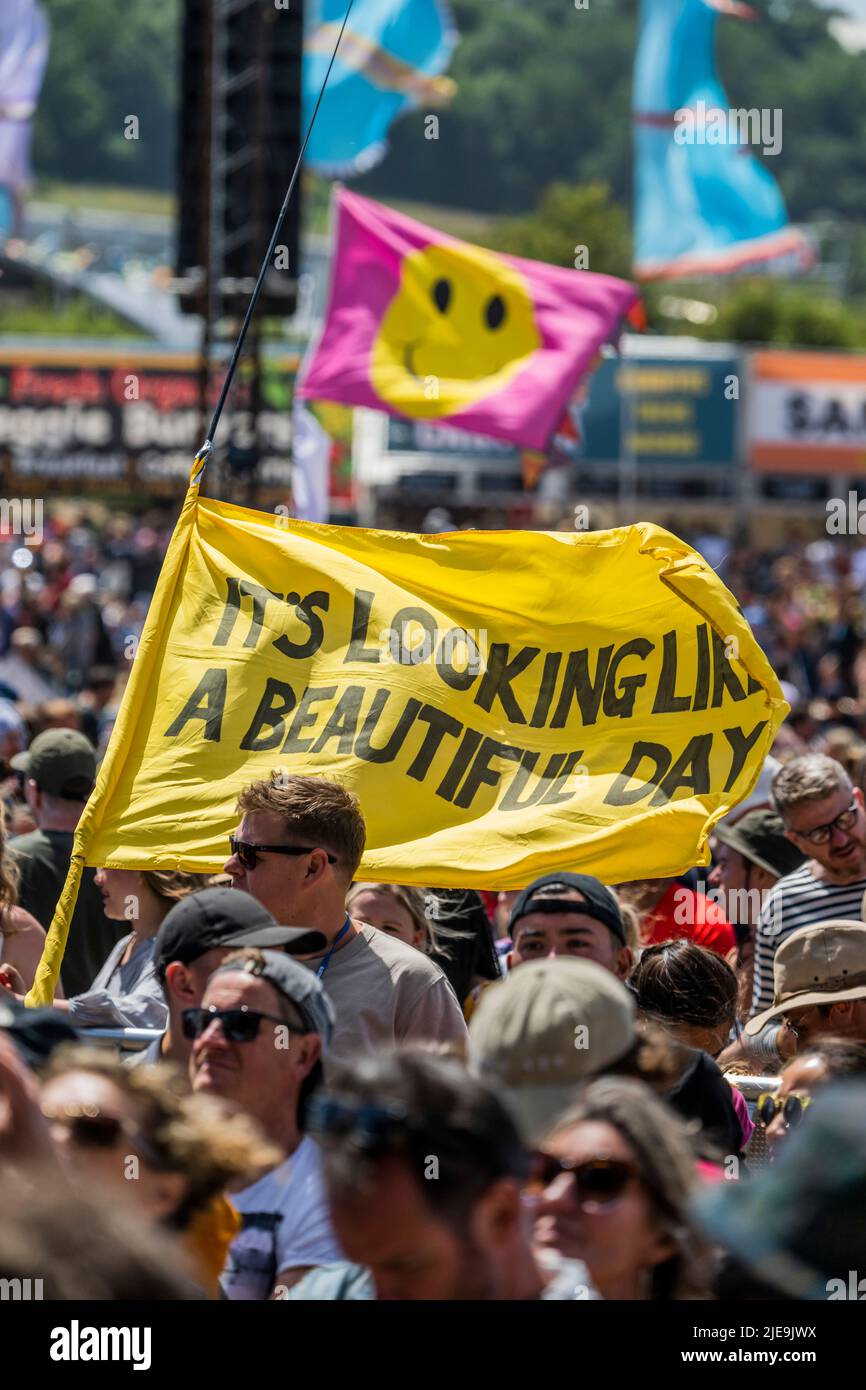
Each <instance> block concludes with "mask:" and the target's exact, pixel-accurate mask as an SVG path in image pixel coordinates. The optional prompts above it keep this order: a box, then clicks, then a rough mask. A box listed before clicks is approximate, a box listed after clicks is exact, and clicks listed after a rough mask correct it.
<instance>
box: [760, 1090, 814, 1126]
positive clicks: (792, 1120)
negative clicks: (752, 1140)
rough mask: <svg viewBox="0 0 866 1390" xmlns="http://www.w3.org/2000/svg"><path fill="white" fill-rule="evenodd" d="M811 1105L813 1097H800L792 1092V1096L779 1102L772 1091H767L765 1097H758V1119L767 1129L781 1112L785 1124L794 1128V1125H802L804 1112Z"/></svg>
mask: <svg viewBox="0 0 866 1390" xmlns="http://www.w3.org/2000/svg"><path fill="white" fill-rule="evenodd" d="M811 1104H812V1097H811V1096H807V1095H798V1094H797V1092H796V1091H794V1092H792V1094H791V1095H790V1096H786V1097H785V1099H784V1100H779V1098H778V1096H774V1095H773V1093H772V1091H765V1092H764V1094H763V1095H761V1096H759V1097H758V1104H757V1107H756V1108H757V1111H758V1119H759V1120H760V1121H761V1124H762V1125H763V1126H764V1128H765V1129H766V1128H767V1127H768V1126H769V1125H771V1124H772V1123H773V1121H774V1120H775V1118H776V1116H777V1115H778V1114H779V1111H781V1112H782V1119H783V1120H784V1121H785V1124H786V1125H788V1127H789V1128H793V1126H794V1125H798V1124H799V1123H800V1121H801V1120H802V1118H803V1111H804V1110H806V1109H808V1107H809V1106H810V1105H811Z"/></svg>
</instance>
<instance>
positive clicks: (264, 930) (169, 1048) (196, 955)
mask: <svg viewBox="0 0 866 1390" xmlns="http://www.w3.org/2000/svg"><path fill="white" fill-rule="evenodd" d="M240 946H258V947H260V948H261V949H265V948H268V949H270V950H283V951H287V952H288V953H289V954H290V955H297V953H298V952H299V951H307V952H309V951H321V950H322V949H323V948H324V946H325V938H324V937H323V936H322V934H321V932H315V931H303V930H302V929H299V928H297V927H278V926H277V924H276V922H275V921H274V919H273V917H272V916H271V914H270V913H269V912H266V911H265V909H264V908H263V907H262V905H261V903H257V902H256V900H255V898H251V897H250V896H249V895H248V894H241V893H233V892H232V891H231V889H230V888H205V889H203V890H202V891H201V892H200V893H190V895H189V897H186V898H184V899H182V901H181V902H179V903H177V904H176V906H174V907H173V908H172V909H171V911H170V912H169V913H168V914H167V916H166V917H165V919H164V921H163V923H162V926H161V927H160V929H159V931H158V933H157V937H156V945H155V947H154V951H153V967H154V973H155V975H156V978H157V980H158V981H159V983H160V984H161V985H162V988H163V990H164V992H165V997H166V1002H167V1003H168V1027H167V1028H166V1030H165V1032H164V1033H163V1035H162V1037H161V1038H157V1039H156V1041H155V1042H152V1043H151V1044H150V1046H149V1047H148V1048H147V1049H146V1051H144V1052H140V1053H138V1054H136V1055H135V1056H134V1058H133V1060H132V1065H138V1064H139V1063H151V1062H176V1063H177V1065H178V1066H180V1067H182V1068H183V1069H184V1071H186V1070H187V1069H188V1067H189V1054H190V1050H191V1047H192V1044H191V1042H190V1040H189V1038H188V1037H187V1036H186V1034H185V1033H184V1029H183V1023H182V1015H183V1012H184V1010H185V1009H193V1008H197V1007H198V1006H199V1005H200V1004H201V1001H202V995H203V994H204V990H205V985H206V984H207V982H208V980H209V978H210V976H211V975H212V974H213V972H214V971H215V970H216V968H217V966H218V965H220V964H221V963H222V962H223V961H224V960H225V958H226V956H227V955H228V954H229V952H230V951H235V950H237V949H238V947H240Z"/></svg>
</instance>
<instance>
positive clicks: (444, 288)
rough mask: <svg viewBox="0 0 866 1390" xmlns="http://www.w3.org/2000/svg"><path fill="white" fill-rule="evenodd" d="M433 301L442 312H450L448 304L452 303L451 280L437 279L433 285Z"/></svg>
mask: <svg viewBox="0 0 866 1390" xmlns="http://www.w3.org/2000/svg"><path fill="white" fill-rule="evenodd" d="M433 303H434V304H435V305H436V308H437V309H438V310H439V312H440V314H446V313H447V312H448V305H449V304H450V303H451V281H450V280H444V279H443V280H437V281H436V284H435V285H434V286H433Z"/></svg>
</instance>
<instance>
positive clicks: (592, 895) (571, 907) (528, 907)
mask: <svg viewBox="0 0 866 1390" xmlns="http://www.w3.org/2000/svg"><path fill="white" fill-rule="evenodd" d="M542 889H544V890H545V894H544V896H543V897H539V896H538V894H539V893H540V892H541V890H542ZM556 889H562V890H563V891H569V892H578V893H580V894H581V896H582V897H583V899H584V901H583V902H581V903H579V902H575V901H574V899H573V898H557V897H555V896H554V892H555V890H556ZM531 912H543V913H547V914H549V915H551V916H564V915H565V914H566V913H573V912H580V913H582V915H583V916H584V917H592V918H593V919H594V920H595V921H596V922H602V923H603V924H604V926H606V927H607V928H608V930H609V931H611V932H612V933H613V935H614V936H615V937H616V938H617V940H618V941H621V942H622V944H623V946H625V945H626V944H627V943H626V937H625V925H624V923H623V920H622V913H621V911H620V907H619V903H618V902H617V900H616V898H615V897H614V895H613V893H612V892H611V891H610V889H609V888H607V887H605V885H604V884H603V883H602V882H600V880H599V879H597V878H591V877H590V875H589V874H569V873H558V874H557V873H555V874H544V876H543V877H542V878H537V879H536V880H535V881H534V883H530V884H529V886H528V888H524V889H523V890H522V891H521V892H520V893H518V895H517V897H516V898H515V899H514V903H513V905H512V908H511V916H510V917H509V919H508V930H509V932H510V934H511V935H512V936H514V928H515V926H516V925H517V923H518V922H519V921H520V919H521V917H528V916H529V914H530V913H531Z"/></svg>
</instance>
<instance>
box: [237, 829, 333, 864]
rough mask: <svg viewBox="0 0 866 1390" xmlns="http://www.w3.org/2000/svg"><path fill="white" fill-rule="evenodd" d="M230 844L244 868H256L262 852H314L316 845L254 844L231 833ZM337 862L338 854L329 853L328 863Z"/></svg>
mask: <svg viewBox="0 0 866 1390" xmlns="http://www.w3.org/2000/svg"><path fill="white" fill-rule="evenodd" d="M229 844H230V846H231V851H232V854H234V855H235V856H236V857H237V859H238V860H239V861H240V864H241V866H242V867H243V868H244V869H254V868H255V867H256V865H257V864H258V862H259V855H260V854H313V853H314V850H315V846H312V847H311V848H309V849H308V848H307V847H306V846H304V845H252V844H250V842H249V841H248V840H239V839H238V838H237V836H236V835H229ZM325 853H326V854H327V853H328V851H327V850H326V851H325ZM336 862H337V856H336V855H335V854H328V863H329V864H336Z"/></svg>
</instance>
